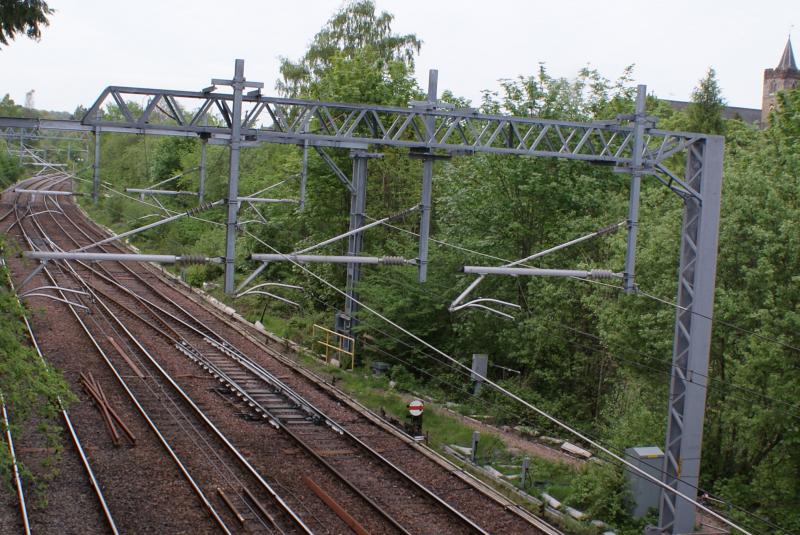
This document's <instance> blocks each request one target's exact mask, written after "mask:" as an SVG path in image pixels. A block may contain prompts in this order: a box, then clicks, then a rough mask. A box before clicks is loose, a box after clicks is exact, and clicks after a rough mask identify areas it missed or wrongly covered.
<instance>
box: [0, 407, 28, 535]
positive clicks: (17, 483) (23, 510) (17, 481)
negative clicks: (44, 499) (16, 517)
mask: <svg viewBox="0 0 800 535" xmlns="http://www.w3.org/2000/svg"><path fill="white" fill-rule="evenodd" d="M0 407H2V412H3V428H4V429H5V431H6V441H7V442H8V453H9V454H10V455H11V464H12V466H13V467H14V487H16V489H17V498H18V499H19V513H20V515H21V516H22V526H23V529H24V530H25V535H31V523H30V521H29V520H28V508H27V506H26V505H25V492H24V491H23V490H22V478H21V477H20V474H19V464H18V462H17V453H16V451H15V450H14V439H13V438H12V437H11V425H10V423H9V420H8V412H6V402H5V399H4V398H3V394H0Z"/></svg>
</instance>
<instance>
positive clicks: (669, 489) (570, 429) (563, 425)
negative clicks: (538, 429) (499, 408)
mask: <svg viewBox="0 0 800 535" xmlns="http://www.w3.org/2000/svg"><path fill="white" fill-rule="evenodd" d="M244 232H245V233H246V234H248V235H249V236H250V237H251V238H253V239H255V240H256V241H258V242H259V243H261V244H262V245H264V246H265V247H267V248H268V249H270V250H271V251H272V252H273V253H275V254H282V253H281V252H280V251H278V250H277V249H275V248H274V247H272V246H271V245H269V244H268V243H266V242H265V241H264V240H262V239H260V238H258V236H255V235H254V234H252V233H251V232H248V231H246V230H245V231H244ZM284 256H285V258H286V260H287V261H289V262H292V263H293V264H294V265H295V266H296V267H298V268H299V269H301V270H303V271H305V272H307V273H309V274H310V275H311V276H313V277H314V278H315V279H317V280H319V281H320V282H321V283H323V284H324V285H325V286H328V287H329V288H330V289H332V290H334V291H335V292H337V293H339V294H341V295H343V296H347V294H346V292H344V291H343V290H341V289H340V288H338V287H337V286H335V285H333V284H332V283H330V282H328V281H327V280H325V279H324V278H322V277H320V276H319V275H317V274H316V273H314V272H313V271H311V270H309V269H308V268H306V267H305V266H303V265H302V264H300V263H298V262H294V261H292V260H291V258H289V257H288V256H286V255H284ZM348 298H349V299H352V300H353V302H355V303H356V304H358V306H360V307H361V308H363V309H364V310H366V311H368V312H370V313H371V314H373V315H375V316H377V317H378V318H380V319H382V320H383V321H385V322H386V323H388V324H389V325H391V326H392V327H394V328H395V329H398V330H399V331H401V332H403V333H405V334H406V335H408V336H410V337H411V338H413V339H414V340H416V341H417V342H419V343H421V344H423V345H424V346H425V347H427V348H429V349H430V350H431V351H434V352H435V353H438V354H439V355H441V356H442V357H444V358H446V359H447V360H449V361H451V362H453V363H454V364H456V365H457V366H460V367H462V368H464V369H468V370H470V372H471V373H474V375H475V376H477V377H478V378H480V379H481V380H482V381H483V383H484V384H485V385H487V386H489V387H491V388H493V389H495V390H497V391H498V392H500V393H501V394H503V395H504V396H506V397H509V398H511V399H513V400H514V401H516V402H518V403H521V404H522V405H524V406H525V407H526V408H528V409H530V410H532V411H534V412H535V413H537V414H538V415H539V416H541V417H543V418H545V419H547V420H549V421H550V422H552V423H553V424H555V425H557V426H558V427H561V428H562V429H564V430H565V431H567V432H568V433H570V434H572V435H574V436H576V437H578V438H580V439H581V440H583V441H584V442H586V443H587V444H590V445H591V446H593V447H594V448H596V449H598V450H600V451H602V452H603V453H604V454H606V455H608V456H610V457H612V458H613V459H615V460H616V461H618V462H620V463H622V464H624V465H625V466H627V467H628V468H630V469H631V470H633V471H634V472H636V473H638V474H639V475H640V476H643V477H645V478H646V479H649V480H650V481H652V482H653V483H655V484H656V485H658V486H659V487H661V488H662V489H664V490H666V491H667V492H671V493H673V494H675V495H676V496H678V497H680V498H683V499H684V500H687V501H688V502H689V503H692V504H693V505H695V507H698V508H700V509H701V510H703V511H705V512H707V513H708V514H710V515H712V516H713V517H714V518H717V519H718V520H720V521H721V522H723V523H725V524H726V525H728V526H730V527H732V528H734V529H737V530H739V531H741V532H742V533H744V534H745V535H753V534H752V533H751V532H750V531H748V530H746V529H745V528H743V527H741V526H739V525H738V524H736V523H735V522H733V521H731V520H729V519H727V518H725V517H724V516H722V515H720V514H719V513H716V512H715V511H713V510H711V509H709V508H708V507H706V506H705V505H703V504H701V503H699V502H698V501H697V500H694V499H692V498H691V497H689V496H687V495H686V494H684V493H682V492H680V491H678V490H676V489H673V488H672V487H670V486H669V485H667V484H666V483H663V482H662V481H661V480H659V479H657V478H655V477H653V476H651V475H650V474H648V473H647V472H645V471H644V470H642V469H641V468H639V467H637V466H636V465H634V464H633V463H631V462H629V461H626V460H625V459H624V458H622V457H621V456H619V455H617V454H616V453H614V452H613V451H611V450H610V449H608V448H607V447H605V446H603V445H602V444H600V443H599V442H598V441H596V440H593V439H591V438H589V437H587V436H586V435H585V434H583V433H581V432H580V431H578V430H577V429H575V428H573V427H572V426H570V425H569V424H567V423H566V422H564V421H562V420H560V419H558V418H556V417H555V416H552V415H550V414H549V413H547V412H545V411H543V410H542V409H540V408H538V407H537V406H535V405H533V404H532V403H529V402H528V401H526V400H524V399H522V398H521V397H519V396H518V395H516V394H514V393H513V392H511V391H509V390H507V389H506V388H504V387H502V386H501V385H499V384H498V383H496V382H494V381H492V380H491V379H489V378H488V377H485V376H484V375H482V374H479V373H477V372H473V371H472V370H471V369H469V368H467V366H465V365H464V364H462V363H461V362H459V361H458V360H457V359H455V358H453V357H451V356H450V355H448V354H447V353H445V352H444V351H442V350H440V349H438V348H437V347H436V346H434V345H432V344H430V343H428V342H426V341H425V340H424V339H422V338H420V337H419V336H417V335H415V334H414V333H412V332H411V331H409V330H407V329H405V328H404V327H402V326H401V325H399V324H397V323H396V322H394V321H392V320H391V319H389V318H387V317H386V316H384V315H383V314H381V313H380V312H378V311H377V310H375V309H374V308H372V307H370V306H369V305H367V304H366V303H363V302H362V301H360V300H358V299H357V298H355V297H353V296H348Z"/></svg>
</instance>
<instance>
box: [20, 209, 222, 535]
mask: <svg viewBox="0 0 800 535" xmlns="http://www.w3.org/2000/svg"><path fill="white" fill-rule="evenodd" d="M17 217H18V220H19V216H17ZM32 221H33V222H34V223H35V224H36V226H37V227H39V231H40V232H41V233H42V234H43V235H44V229H43V228H42V227H41V225H39V223H38V221H36V219H35V218H32ZM20 230H21V231H22V234H23V237H24V238H25V240H26V241H27V242H28V244H29V245H31V246H32V240H31V238H30V237H29V236H28V234H27V233H26V232H25V230H24V227H23V226H22V225H20ZM43 272H44V274H45V275H46V276H47V278H48V279H50V281H51V282H52V283H53V285H58V283H57V282H56V279H55V277H54V276H53V274H52V273H51V272H50V270H48V269H47V268H46V267H45V268H44V269H43ZM62 297H64V295H63V293H62ZM69 309H70V311H71V312H72V314H73V316H74V317H75V319H76V320H77V321H78V323H79V324H80V326H81V328H82V329H83V331H84V332H85V333H86V335H87V337H88V338H89V341H90V342H91V343H92V345H94V347H95V348H96V349H97V351H98V352H99V353H100V356H101V357H102V358H103V360H104V361H105V363H106V364H107V365H108V367H109V369H110V370H111V372H112V373H113V374H114V376H115V377H116V379H117V381H118V382H119V383H120V385H121V386H122V387H123V389H124V390H125V392H126V393H127V394H128V396H129V398H130V399H131V401H132V402H133V404H134V406H135V407H136V408H137V410H138V411H139V413H140V414H141V415H142V417H143V418H144V419H145V421H146V422H147V423H148V425H149V426H150V428H151V429H152V430H153V432H154V433H155V434H156V436H157V437H158V439H159V441H160V442H161V444H162V445H163V446H164V447H165V448H166V450H167V452H168V453H169V455H170V457H172V459H173V460H174V461H175V463H176V464H177V465H178V468H179V470H180V471H181V473H182V474H183V475H184V476H185V477H186V479H187V480H188V481H189V483H190V485H191V487H192V489H193V490H194V491H195V493H196V494H197V495H198V497H200V499H201V501H202V502H203V503H204V505H205V506H206V508H207V510H208V511H209V512H210V514H211V516H212V518H213V519H214V520H215V521H216V522H217V524H218V525H219V526H220V528H221V529H222V531H223V532H224V533H225V534H226V535H233V534H232V532H231V531H230V530H229V529H228V528H227V526H225V523H224V522H223V521H222V519H221V518H220V517H219V515H218V514H217V513H216V511H215V510H214V507H213V506H212V505H211V503H210V502H209V501H208V499H207V498H206V497H205V495H204V494H203V492H202V490H201V489H200V488H199V487H198V486H197V483H196V482H195V481H194V479H193V478H192V476H191V474H189V472H188V470H187V469H186V467H185V466H184V465H183V463H182V462H181V460H180V459H179V458H178V457H177V454H176V453H175V452H174V451H173V449H172V448H171V446H170V445H169V443H168V442H167V441H166V438H165V437H164V436H163V434H162V433H161V431H160V430H159V429H158V427H157V426H156V425H155V423H154V422H153V421H152V420H151V419H150V417H149V415H148V414H147V412H146V411H145V410H144V408H143V407H142V406H141V404H140V403H139V401H138V400H137V399H136V397H135V396H134V395H133V393H132V392H131V391H130V389H129V388H128V385H127V384H126V383H125V381H124V380H123V379H122V377H121V375H120V374H119V372H118V371H117V369H116V368H115V367H114V365H113V363H112V362H111V360H110V359H109V358H108V355H106V353H105V351H103V349H102V347H100V345H99V343H98V342H97V340H96V339H95V337H94V336H93V335H92V334H91V332H90V330H89V328H88V326H87V325H86V323H85V322H84V321H83V319H81V317H80V315H79V314H78V313H77V311H76V310H75V308H74V307H72V306H71V305H70V306H69ZM37 350H38V345H37ZM40 355H41V353H40ZM63 413H64V416H65V420H66V421H67V426H68V428H69V429H70V433H71V434H72V435H73V437H77V435H76V434H75V430H74V427H73V425H72V422H71V421H70V420H69V418H68V417H67V415H66V411H63ZM78 447H79V449H80V452H81V456H82V458H83V459H86V457H85V454H84V453H83V448H80V446H78ZM85 462H86V463H88V459H86V461H85ZM86 466H87V470H90V468H89V467H88V464H86ZM91 479H92V484H93V486H94V487H95V489H96V490H97V492H98V493H100V486H99V484H98V483H97V480H96V478H95V477H94V473H92V475H91ZM102 503H103V508H104V510H105V511H107V510H108V508H107V505H106V503H105V500H104V499H103V500H102ZM108 515H109V516H108V517H107V518H109V520H110V521H111V522H113V520H112V519H111V518H110V512H109V513H108ZM112 531H113V532H114V534H115V535H116V534H118V533H119V531H118V530H117V528H116V526H115V525H113V527H112Z"/></svg>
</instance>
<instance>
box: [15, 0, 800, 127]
mask: <svg viewBox="0 0 800 535" xmlns="http://www.w3.org/2000/svg"><path fill="white" fill-rule="evenodd" d="M49 3H50V6H51V7H53V8H55V9H56V10H57V11H56V13H55V14H54V15H53V16H52V18H51V24H50V26H49V27H47V28H45V29H44V31H43V35H42V39H41V41H40V42H38V43H37V42H34V41H31V40H29V39H27V38H25V37H18V38H17V40H16V41H12V43H11V44H10V46H8V47H5V48H3V49H0V96H1V95H3V94H5V93H10V94H11V97H12V98H13V99H14V100H15V101H16V102H18V103H20V104H22V103H23V102H24V100H25V92H26V91H28V90H30V89H35V90H36V93H35V105H36V107H37V108H42V109H51V110H65V111H72V110H74V109H75V107H76V106H77V105H78V104H83V105H85V106H88V105H90V104H91V103H92V102H93V101H94V99H95V98H96V97H97V95H98V94H99V93H100V91H101V90H102V89H103V88H104V87H105V86H107V85H127V86H141V87H156V88H166V89H183V90H195V89H200V88H202V87H205V86H206V85H208V83H209V80H210V79H211V78H212V77H224V78H229V77H230V76H232V74H233V72H232V71H233V60H234V59H235V58H243V59H245V76H246V77H247V78H248V79H250V80H257V81H263V82H265V84H266V87H267V89H271V88H273V87H274V83H275V81H276V80H277V78H278V75H279V73H278V64H279V57H280V56H286V57H289V58H292V59H296V58H298V57H300V56H301V55H302V54H303V52H304V51H305V49H306V47H307V45H308V43H309V42H310V41H311V39H312V37H313V36H314V34H315V33H316V32H317V31H318V30H319V29H320V28H321V27H322V25H323V24H324V23H325V22H326V21H327V20H328V19H329V18H330V16H331V15H332V14H333V13H334V12H335V11H336V10H337V8H339V7H340V6H341V5H342V3H341V2H340V1H339V0H328V1H326V0H294V1H291V0H283V1H281V2H276V1H266V0H261V1H258V0H250V1H248V2H244V1H240V0H224V1H219V0H217V1H211V0H189V1H187V0H161V1H156V0H136V1H128V2H121V1H118V0H50V2H49ZM376 4H377V7H378V9H379V10H385V11H389V12H390V13H393V14H394V15H395V21H394V26H393V30H394V31H395V32H398V33H407V32H414V33H416V34H417V36H418V37H420V38H421V39H422V40H423V41H424V44H423V47H422V54H421V56H420V57H419V60H418V63H417V77H418V79H420V80H421V81H422V82H423V83H422V85H423V87H424V86H425V85H426V83H427V70H428V69H429V68H438V69H439V89H440V91H441V90H443V89H450V90H452V91H453V93H454V94H456V95H459V96H464V97H467V98H470V99H472V100H473V102H478V101H479V99H480V95H481V90H483V89H493V90H494V89H497V87H498V84H497V80H498V79H500V78H514V77H516V76H518V75H521V74H524V75H527V74H533V73H535V72H536V70H537V68H538V64H539V63H540V62H544V63H545V64H546V65H547V67H548V70H549V71H550V74H551V75H554V76H568V77H572V76H574V75H575V74H576V73H577V71H578V70H579V69H580V68H581V67H583V66H586V65H587V64H588V65H590V66H591V67H594V68H597V69H598V70H599V71H600V72H601V73H602V74H603V75H604V76H606V77H608V78H611V79H614V78H616V77H617V76H618V75H619V74H620V73H621V72H622V69H623V68H624V67H625V66H626V65H629V64H635V65H636V67H635V72H634V75H635V80H636V82H638V83H645V84H647V85H648V91H649V92H651V93H655V94H656V95H657V96H659V97H662V98H672V99H676V100H687V99H688V98H689V95H690V93H691V90H692V88H693V87H694V86H695V85H696V84H697V81H698V80H699V79H700V78H702V77H703V76H704V74H705V71H706V69H707V68H708V67H709V66H713V67H714V68H715V69H716V70H717V76H718V79H719V81H720V85H721V86H722V90H723V95H724V97H725V98H726V100H727V101H728V103H729V104H730V105H733V106H743V107H752V108H760V107H761V82H762V77H763V70H764V68H767V67H774V66H775V65H777V63H778V60H779V58H780V55H781V53H782V51H783V47H784V45H785V43H786V38H787V36H788V35H789V33H790V32H793V35H794V37H795V49H796V50H798V49H800V38H798V31H797V30H793V28H792V24H800V2H798V1H797V0H760V1H753V0H747V1H744V0H727V1H724V2H723V1H712V0H669V1H661V0H658V1H656V0H639V1H636V0H583V1H580V0H547V1H541V0H528V1H523V0H517V1H514V0H480V1H479V0H460V1H457V0H376ZM267 94H274V92H270V91H267Z"/></svg>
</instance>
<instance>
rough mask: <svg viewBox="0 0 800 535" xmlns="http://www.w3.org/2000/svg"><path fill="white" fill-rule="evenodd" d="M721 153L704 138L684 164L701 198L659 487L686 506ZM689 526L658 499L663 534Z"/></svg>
mask: <svg viewBox="0 0 800 535" xmlns="http://www.w3.org/2000/svg"><path fill="white" fill-rule="evenodd" d="M723 150H724V142H723V138H722V137H719V136H709V137H708V138H706V139H705V140H699V141H696V142H695V143H693V144H692V145H690V146H689V149H688V155H687V163H686V182H687V183H688V184H689V186H691V188H692V189H693V190H694V191H696V192H698V193H699V194H700V195H699V197H700V198H699V199H697V198H695V197H687V198H686V199H685V201H684V203H685V204H684V212H683V226H682V229H681V250H680V268H679V272H678V297H677V302H678V306H679V308H678V309H677V315H676V320H675V342H674V347H673V358H672V364H673V369H672V380H671V383H670V391H669V413H668V421H667V438H666V447H665V449H664V479H663V481H664V482H665V483H666V484H667V485H669V486H670V487H672V488H674V489H676V490H678V491H680V492H682V493H683V494H685V495H687V496H689V497H692V498H695V497H696V496H697V486H698V482H699V474H700V453H701V447H702V441H703V423H704V419H705V401H706V381H707V377H708V361H709V349H710V346H711V327H712V325H711V316H712V314H713V311H714V284H715V279H716V269H717V240H718V234H719V232H718V231H719V211H720V193H721V188H722V156H723ZM694 523H695V506H694V505H693V504H691V503H690V502H688V501H686V500H684V499H682V498H678V497H677V496H676V495H675V494H673V493H671V492H666V491H663V492H662V493H661V506H660V516H659V528H660V530H661V531H663V532H665V533H672V534H678V533H691V532H694V531H695V529H694Z"/></svg>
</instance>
